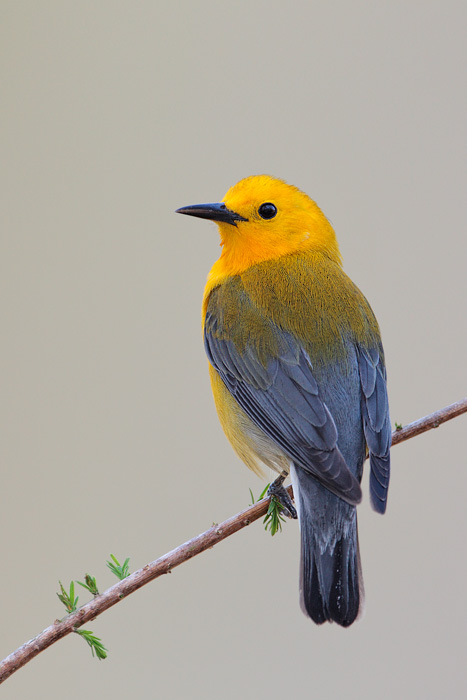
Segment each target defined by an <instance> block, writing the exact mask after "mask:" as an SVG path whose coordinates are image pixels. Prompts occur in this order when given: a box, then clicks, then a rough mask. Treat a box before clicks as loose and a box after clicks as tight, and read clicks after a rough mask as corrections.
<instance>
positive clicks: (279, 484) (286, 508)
mask: <svg viewBox="0 0 467 700" xmlns="http://www.w3.org/2000/svg"><path fill="white" fill-rule="evenodd" d="M284 479H285V475H282V474H281V475H280V476H278V477H277V479H276V480H275V481H273V482H272V484H271V486H270V487H269V488H268V496H269V497H270V498H272V497H273V496H274V498H275V499H276V500H277V501H279V504H280V506H281V508H282V513H283V514H284V515H286V516H287V517H288V518H293V519H294V520H296V519H297V511H296V510H295V506H294V504H293V503H292V499H291V498H290V496H289V493H288V491H287V489H286V488H284V485H283V484H284Z"/></svg>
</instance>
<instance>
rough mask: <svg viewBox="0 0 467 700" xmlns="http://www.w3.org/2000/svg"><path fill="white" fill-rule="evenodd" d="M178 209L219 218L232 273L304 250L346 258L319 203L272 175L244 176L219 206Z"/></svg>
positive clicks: (227, 269)
mask: <svg viewBox="0 0 467 700" xmlns="http://www.w3.org/2000/svg"><path fill="white" fill-rule="evenodd" d="M177 211H178V212H180V213H181V214H190V215H192V216H199V217H202V218H206V219H212V220H213V221H216V223H217V225H218V227H219V231H220V236H221V245H222V246H223V250H222V255H221V260H220V261H219V262H221V261H222V267H223V269H224V271H225V272H229V273H230V274H238V273H240V272H242V271H243V270H245V269H247V268H249V267H251V265H254V264H256V263H259V262H263V261H265V260H271V259H277V258H279V257H281V256H283V255H288V254H290V253H297V252H299V251H302V250H303V251H304V250H310V251H316V252H321V253H324V254H325V255H327V256H328V257H330V258H331V259H332V260H334V261H335V262H337V263H339V264H340V262H341V258H340V253H339V248H338V245H337V241H336V236H335V234H334V231H333V228H332V226H331V224H330V223H329V221H328V220H327V219H326V217H325V216H324V214H323V213H322V211H321V210H320V209H319V207H318V206H317V205H316V204H315V202H313V200H311V199H310V198H309V197H308V196H307V195H306V194H305V193H304V192H301V191H300V190H299V189H298V188H297V187H293V186H292V185H288V184H287V183H285V182H284V181H283V180H278V179H276V178H273V177H270V176H269V175H254V176H252V177H247V178H245V179H244V180H240V182H238V183H237V184H236V185H234V187H232V188H231V189H230V190H229V191H228V192H227V194H226V195H225V197H224V199H223V200H222V202H221V203H219V204H201V205H194V206H191V207H183V208H182V209H178V210H177Z"/></svg>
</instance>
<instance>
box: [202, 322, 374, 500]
mask: <svg viewBox="0 0 467 700" xmlns="http://www.w3.org/2000/svg"><path fill="white" fill-rule="evenodd" d="M218 321H219V319H218V318H216V316H215V315H214V314H212V313H210V312H209V311H208V313H207V315H206V321H205V333H204V342H205V348H206V353H207V356H208V359H209V361H210V363H211V364H212V366H213V367H214V368H215V369H216V370H217V372H218V373H219V375H220V377H221V379H222V381H223V382H224V384H225V386H226V387H227V389H228V391H229V392H230V393H231V394H232V396H233V397H234V398H235V400H236V401H237V402H238V404H239V405H240V406H241V408H242V409H243V410H244V411H245V413H246V414H247V415H248V417H249V418H250V419H251V420H252V421H253V422H254V423H255V424H256V425H257V426H258V427H259V428H261V430H263V431H264V432H265V433H266V435H268V437H269V438H270V439H271V440H273V441H274V442H275V443H276V444H277V445H279V447H281V448H282V449H283V450H284V452H285V453H286V454H287V455H289V456H290V457H291V459H292V460H293V461H294V463H295V464H297V465H298V466H300V467H301V468H302V469H304V470H305V471H307V472H308V473H310V474H311V475H312V476H314V477H315V478H316V479H317V480H318V481H319V482H320V483H321V484H323V486H325V487H326V488H328V489H329V490H330V491H331V492H332V493H334V494H336V495H337V496H339V497H340V498H342V499H343V500H345V501H347V502H348V503H351V504H352V505H355V504H357V503H359V502H360V501H361V489H360V485H359V483H358V481H357V479H356V478H355V477H354V476H353V475H352V473H351V472H350V470H349V468H348V466H347V464H346V463H345V460H344V458H343V456H342V454H341V452H340V451H339V449H338V447H337V428H336V425H335V423H334V420H333V418H332V416H331V414H330V412H329V410H328V408H327V406H326V405H325V403H324V402H323V401H322V399H321V398H320V393H319V388H318V385H317V383H316V381H315V379H314V377H313V373H312V367H311V364H310V361H309V358H308V356H307V354H306V352H305V351H304V350H303V348H301V347H300V345H299V344H298V343H297V342H296V341H295V340H294V339H293V338H292V336H290V334H288V333H285V332H284V331H282V330H280V329H279V328H276V329H274V333H275V335H276V338H277V340H278V347H279V348H280V351H279V353H278V354H277V356H276V357H274V358H273V359H271V360H269V362H268V363H267V365H266V366H264V364H263V363H262V362H261V361H260V358H259V356H258V354H257V352H256V351H255V349H254V347H253V346H252V345H247V347H246V348H245V349H244V350H243V351H242V352H240V351H239V350H238V349H237V347H236V346H235V344H234V343H233V342H232V341H231V340H228V339H225V338H224V337H223V333H222V329H221V328H220V327H219V326H220V324H219V323H218Z"/></svg>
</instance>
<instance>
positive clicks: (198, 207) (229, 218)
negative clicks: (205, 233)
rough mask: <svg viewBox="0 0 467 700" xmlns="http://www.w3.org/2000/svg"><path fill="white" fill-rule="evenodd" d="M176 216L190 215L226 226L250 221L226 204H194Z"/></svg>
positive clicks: (181, 210) (181, 209)
mask: <svg viewBox="0 0 467 700" xmlns="http://www.w3.org/2000/svg"><path fill="white" fill-rule="evenodd" d="M175 213H176V214H188V216H198V217H199V218H200V219H210V220H211V221H222V222H223V223H224V224H231V225H232V226H236V225H237V223H236V222H237V221H248V219H244V218H243V216H240V214H236V213H235V212H234V211H230V209H227V207H226V206H225V204H222V202H221V203H219V204H192V205H191V206H189V207H181V208H180V209H177V210H176V212H175Z"/></svg>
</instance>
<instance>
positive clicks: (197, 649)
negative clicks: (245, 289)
mask: <svg viewBox="0 0 467 700" xmlns="http://www.w3.org/2000/svg"><path fill="white" fill-rule="evenodd" d="M0 14H1V24H0V31H1V37H0V50H1V72H2V88H1V95H2V102H3V106H2V148H1V163H2V183H1V186H0V191H1V195H2V198H3V204H2V219H3V222H2V251H1V266H2V271H1V276H0V281H1V287H2V291H1V303H2V321H1V326H2V336H3V340H2V353H1V354H2V377H1V385H2V390H1V393H2V401H1V410H2V415H1V418H0V424H1V433H2V438H1V454H2V457H1V463H2V467H1V468H2V478H1V489H0V501H1V507H0V518H1V562H2V564H1V566H2V572H1V577H0V587H1V596H0V599H1V613H0V616H1V617H0V619H1V622H0V646H1V648H0V656H1V657H3V656H6V655H7V654H8V653H9V652H11V651H13V649H15V648H16V647H17V646H19V645H20V644H21V643H22V642H24V641H26V640H27V639H29V638H30V637H32V636H34V635H35V634H37V633H38V632H40V631H41V630H42V629H43V628H44V627H46V626H47V625H49V624H50V623H51V622H52V621H53V620H54V619H55V618H57V617H61V616H62V615H63V611H64V609H63V608H62V606H61V604H60V603H59V601H58V599H57V597H56V595H55V592H56V591H57V590H58V580H59V579H61V580H62V581H63V582H64V583H66V584H68V583H69V581H70V580H71V579H77V578H82V577H83V575H84V573H85V572H90V573H92V574H93V575H95V576H97V579H98V583H99V585H100V587H101V588H102V589H105V588H107V587H108V586H109V585H110V584H111V583H113V579H112V577H111V574H110V572H108V571H107V569H106V568H105V560H106V558H108V556H109V554H110V553H111V552H112V553H114V554H115V555H117V556H118V557H121V558H122V559H123V558H125V557H126V556H130V557H131V562H130V565H131V568H132V570H134V569H136V568H139V567H140V566H143V565H144V564H145V563H146V562H148V561H151V560H153V559H155V558H157V557H158V556H160V555H161V554H163V553H165V552H166V551H168V550H170V549H172V548H173V547H175V546H177V545H178V544H180V543H182V542H184V541H185V540H186V539H189V538H190V537H192V536H194V535H196V534H198V533H199V532H202V531H203V530H205V529H207V528H208V527H209V526H210V525H211V523H212V522H213V521H221V520H223V519H225V518H226V517H228V516H230V515H231V514H233V513H235V512H237V511H239V510H240V509H242V508H243V507H245V506H246V505H247V504H248V501H249V493H248V489H249V487H251V488H252V489H253V490H254V492H255V494H259V492H260V491H261V490H262V488H263V483H262V482H261V481H259V480H258V479H257V478H256V477H255V476H254V475H253V474H251V473H249V472H248V470H247V469H246V468H245V467H244V466H243V465H242V464H241V463H240V462H239V460H238V459H237V458H236V456H235V455H234V453H233V451H232V450H231V447H230V445H229V444H228V442H227V440H226V439H225V438H224V436H223V434H222V432H221V429H220V427H219V424H218V421H217V417H216V414H215V410H214V406H213V402H212V398H211V394H210V387H209V381H208V373H207V362H206V359H205V356H204V350H203V347H202V340H201V319H200V304H201V297H202V292H203V286H204V281H205V278H206V275H207V273H208V271H209V268H210V266H211V265H212V264H213V262H214V261H215V259H216V258H217V256H218V254H219V252H220V249H219V247H218V235H217V230H216V227H215V225H213V224H211V223H207V222H203V221H195V220H188V219H187V218H185V217H181V216H177V215H175V214H174V213H173V211H174V209H176V208H177V207H179V206H183V205H187V204H193V203H199V202H204V201H216V200H219V199H221V198H222V197H223V195H224V193H225V192H226V190H227V189H228V188H229V187H230V186H231V185H233V184H234V183H235V182H236V181H237V180H239V179H240V178H242V177H245V176H247V175H251V174H258V173H269V174H272V175H276V176H278V177H282V178H284V179H286V180H288V181H289V182H291V183H293V184H295V185H297V186H299V187H300V188H301V189H303V190H305V191H306V192H307V193H309V194H310V196H311V197H312V198H314V199H315V200H316V201H317V202H318V204H319V206H320V207H321V208H322V209H323V211H324V212H325V213H326V215H327V216H328V217H329V218H330V220H331V221H332V223H333V225H334V227H335V229H336V232H337V236H338V239H339V242H340V246H341V250H342V253H343V256H344V265H345V269H346V271H347V272H348V274H349V275H350V276H351V277H352V279H353V280H354V281H355V282H356V283H357V284H358V285H359V286H360V287H361V289H362V290H363V291H364V293H365V294H366V296H367V297H368V298H369V300H370V302H371V304H372V306H373V308H374V310H375V313H376V315H377V317H378V319H379V321H380V325H381V328H382V332H383V339H384V343H385V348H386V354H387V364H388V371H389V389H390V403H391V414H392V420H393V422H394V421H398V422H400V423H407V422H410V421H412V420H415V419H417V418H419V417H421V416H423V415H426V414H428V413H430V412H432V411H434V410H436V409H438V408H441V407H443V406H444V405H446V404H449V403H452V402H453V401H456V400H457V399H459V398H461V397H462V396H463V395H464V394H465V393H466V382H465V380H466V361H465V352H466V351H465V345H466V339H467V335H466V330H465V323H466V321H465V294H466V283H465V254H466V246H465V238H466V231H467V226H466V207H465V201H466V196H465V193H466V187H467V181H466V140H465V132H466V123H467V113H466V112H467V109H466V108H467V100H466V91H465V67H466V65H465V36H466V10H465V3H463V2H461V1H459V2H452V1H446V0H444V1H443V2H432V1H430V0H418V1H414V0H403V1H400V0H392V1H391V2H385V1H378V2H369V1H366V2H365V1H358V0H357V1H356V0H353V1H352V2H344V1H343V0H341V1H340V2H324V1H321V2H313V1H310V0H308V1H307V2H298V1H293V0H291V1H289V2H277V1H276V2H274V1H273V2H271V1H269V2H266V1H264V2H262V1H260V0H239V1H237V2H235V3H225V2H214V1H208V0H200V2H197V3H190V2H175V1H174V0H171V1H170V2H162V1H159V2H118V1H115V2H109V1H103V0H100V1H99V2H87V1H79V2H67V1H63V2H58V1H55V2H53V1H41V2H36V1H29V2H27V1H22V0H12V1H6V0H3V2H1V5H0ZM466 425H467V424H466V418H465V417H461V418H458V419H456V420H455V421H453V422H452V423H450V424H447V425H445V426H443V427H442V428H440V429H439V430H438V431H432V432H430V433H428V434H425V435H424V436H421V437H418V438H415V439H414V440H411V441H410V442H408V443H405V444H403V445H400V446H397V447H396V448H394V451H393V479H392V484H391V490H390V500H389V508H388V512H387V514H386V516H385V517H379V516H378V515H376V514H374V513H373V512H372V511H371V510H370V507H369V504H368V495H367V489H368V486H367V476H366V477H365V480H364V489H365V499H364V503H363V504H362V506H361V507H360V511H359V512H360V516H359V520H360V541H361V549H362V559H363V569H364V577H365V585H366V614H365V617H364V618H363V620H361V621H360V622H358V623H357V624H355V625H354V626H353V627H351V628H350V629H348V630H343V629H340V628H338V627H337V626H329V625H327V626H323V627H320V628H318V627H315V626H314V625H313V624H312V623H311V622H310V621H309V620H307V619H306V618H305V617H303V615H302V614H301V612H300V610H299V606H298V591H297V588H298V548H299V537H298V528H297V525H296V523H287V526H286V528H285V532H283V534H282V535H280V536H277V537H275V538H271V537H270V536H269V535H267V534H266V533H265V532H264V531H263V528H262V527H261V525H260V524H259V523H257V524H255V525H253V526H252V527H250V528H247V529H246V530H244V531H242V532H241V533H240V534H238V535H236V536H235V537H232V538H230V539H229V540H227V541H226V542H224V543H222V544H220V545H219V546H217V547H215V548H214V550H212V551H209V552H207V553H205V554H203V555H201V556H200V557H198V558H196V559H195V560H193V561H191V562H188V563H186V564H184V565H183V566H182V567H180V568H179V569H177V570H175V571H174V572H173V574H172V575H171V576H168V577H165V578H163V579H160V580H158V581H156V582H155V583H153V584H151V585H149V586H147V587H146V588H145V589H143V590H141V591H139V592H138V593H136V594H135V595H133V596H132V597H131V598H129V599H128V600H126V601H124V602H123V603H122V604H120V605H118V606H117V607H116V608H113V609H112V610H111V611H108V612H107V613H106V614H105V615H103V616H102V617H100V618H99V619H98V620H96V621H95V622H94V623H92V624H89V625H87V627H88V628H90V629H92V630H93V631H94V633H95V634H97V635H98V636H100V637H102V639H103V641H104V643H105V645H106V646H107V647H108V648H109V652H110V655H109V658H108V660H106V661H103V662H98V661H97V660H95V659H92V658H91V654H90V651H89V649H88V647H87V646H86V644H85V643H84V642H83V641H82V640H81V639H79V638H78V637H77V636H76V635H72V636H70V637H67V638H66V639H65V640H63V641H61V642H60V643H58V644H56V645H55V646H54V647H52V648H51V649H49V650H48V651H46V652H45V653H44V654H42V655H41V656H40V657H38V658H36V659H35V660H34V661H33V662H31V663H30V664H29V665H28V666H27V667H26V668H24V669H22V670H20V671H19V672H18V673H17V674H15V676H13V677H12V678H11V679H10V680H8V681H7V683H6V685H5V686H4V687H3V688H2V698H5V700H8V699H10V700H11V699H15V700H17V699H20V700H22V699H23V698H25V699H29V698H32V697H35V698H37V697H47V698H50V699H51V700H54V699H62V698H65V697H66V698H69V699H70V700H75V699H77V698H82V697H84V696H87V697H90V696H92V697H113V698H126V697H135V696H136V695H137V696H138V697H148V698H168V699H175V698H177V699H178V698H193V699H195V700H198V699H199V700H201V699H203V700H205V699H208V700H210V699H215V700H217V699H223V698H225V699H227V700H229V699H230V698H237V697H242V698H271V699H273V700H275V699H278V698H283V697H293V698H320V699H321V698H322V699H328V698H344V697H345V698H358V699H359V700H364V699H366V698H381V699H387V698H420V699H423V700H425V699H430V698H433V699H435V698H441V697H443V698H464V697H465V694H466V693H467V688H466V681H465V658H466V657H465V653H466V644H465V624H466V607H467V606H466V595H465V580H466V574H467V567H466V561H465V551H466V547H465V530H466V527H467V518H466V514H465V513H466V509H465V491H466V486H467V482H466V464H465V448H464V441H465V433H466ZM86 599H87V596H86V593H85V591H84V590H83V591H82V592H81V591H80V601H81V602H84V601H85V600H86Z"/></svg>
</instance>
